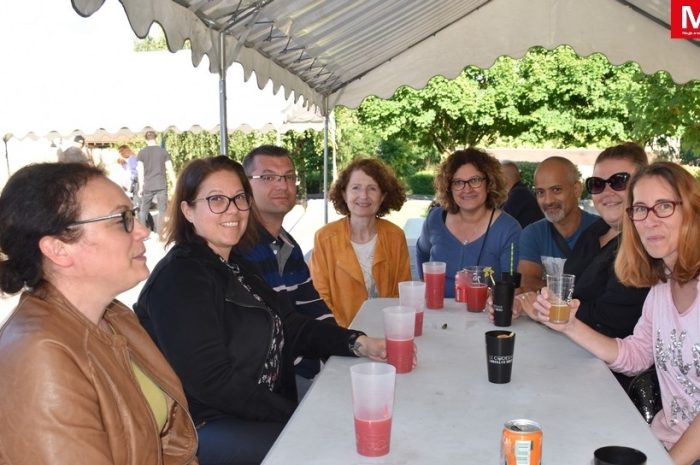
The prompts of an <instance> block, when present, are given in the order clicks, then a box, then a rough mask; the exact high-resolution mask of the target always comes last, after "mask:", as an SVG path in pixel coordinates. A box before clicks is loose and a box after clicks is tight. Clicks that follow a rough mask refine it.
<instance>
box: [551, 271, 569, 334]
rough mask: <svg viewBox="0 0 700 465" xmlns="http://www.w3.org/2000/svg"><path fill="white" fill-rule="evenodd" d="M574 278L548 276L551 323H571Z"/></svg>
mask: <svg viewBox="0 0 700 465" xmlns="http://www.w3.org/2000/svg"><path fill="white" fill-rule="evenodd" d="M574 278H575V276H574V275H572V274H556V275H552V274H548V275H547V290H548V291H549V298H548V299H547V300H549V303H550V304H552V305H551V307H549V321H550V322H552V323H566V322H568V321H569V313H570V311H571V309H570V308H569V302H570V301H571V297H572V296H573V294H574Z"/></svg>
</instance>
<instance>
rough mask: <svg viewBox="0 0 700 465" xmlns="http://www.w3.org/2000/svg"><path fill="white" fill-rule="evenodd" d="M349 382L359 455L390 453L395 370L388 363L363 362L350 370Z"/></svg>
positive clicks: (374, 455)
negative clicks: (350, 384)
mask: <svg viewBox="0 0 700 465" xmlns="http://www.w3.org/2000/svg"><path fill="white" fill-rule="evenodd" d="M350 381H351V383H352V413H353V416H354V417H355V444H356V446H357V453H358V454H360V455H364V456H367V457H378V456H380V455H386V454H388V453H389V445H390V443H391V417H392V414H393V412H394V386H395V384H396V368H394V367H393V366H392V365H388V364H386V363H376V362H370V363H360V364H357V365H353V366H351V367H350Z"/></svg>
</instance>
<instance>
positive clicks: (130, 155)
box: [118, 145, 145, 224]
mask: <svg viewBox="0 0 700 465" xmlns="http://www.w3.org/2000/svg"><path fill="white" fill-rule="evenodd" d="M118 150H119V156H121V158H122V160H123V162H124V164H123V165H122V166H123V167H124V171H126V178H127V180H128V182H127V185H126V191H127V192H128V193H129V194H131V201H132V202H133V204H134V205H140V204H141V202H140V200H139V170H138V164H139V162H138V158H137V157H136V154H135V153H134V151H133V150H131V147H129V146H128V145H122V146H120V147H119V149H118ZM144 224H145V223H144Z"/></svg>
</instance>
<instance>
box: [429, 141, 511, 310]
mask: <svg viewBox="0 0 700 465" xmlns="http://www.w3.org/2000/svg"><path fill="white" fill-rule="evenodd" d="M435 195H436V199H437V201H438V202H439V204H440V207H439V208H433V209H431V210H430V212H429V213H428V216H427V218H426V219H425V222H424V223H423V230H422V231H421V235H420V237H419V238H418V242H417V243H416V259H417V264H418V273H419V274H420V276H421V278H422V277H423V269H422V264H423V262H427V261H441V262H445V263H446V264H447V267H446V273H445V297H454V296H455V274H456V273H457V271H459V270H461V269H463V268H465V267H467V266H474V265H478V266H488V267H491V268H492V269H493V271H494V273H495V276H494V279H500V277H501V272H504V271H505V272H509V271H510V268H511V264H512V267H513V271H514V272H515V271H516V268H517V266H518V249H519V247H518V243H519V240H520V232H521V229H522V228H521V227H520V223H518V221H517V220H516V219H515V218H513V217H512V216H510V215H509V214H507V213H505V212H504V211H502V210H501V209H500V208H499V207H500V205H501V204H502V203H503V202H504V201H505V199H506V198H507V196H508V194H507V191H506V181H505V178H504V176H503V171H502V169H501V164H500V162H499V161H498V160H497V159H496V158H495V157H494V156H492V155H490V154H488V153H487V152H485V151H483V150H481V149H477V148H468V149H466V150H457V151H456V152H454V153H453V154H451V155H450V156H449V157H447V159H445V161H444V162H442V164H441V165H440V168H439V169H438V173H437V176H436V177H435Z"/></svg>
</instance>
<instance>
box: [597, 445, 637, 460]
mask: <svg viewBox="0 0 700 465" xmlns="http://www.w3.org/2000/svg"><path fill="white" fill-rule="evenodd" d="M593 463H594V465H646V463H647V456H646V455H644V453H643V452H640V451H638V450H637V449H632V448H631V447H624V446H606V447H601V448H600V449H596V451H595V452H594V453H593Z"/></svg>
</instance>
